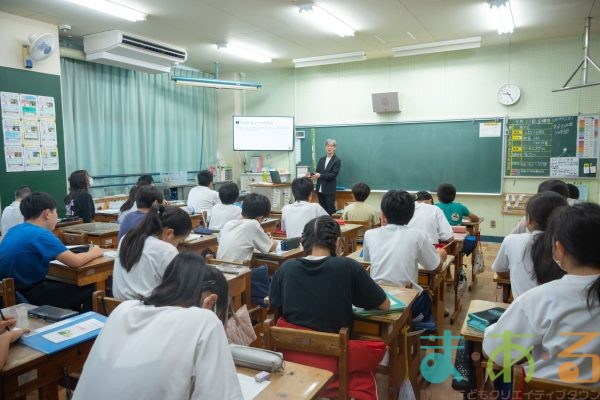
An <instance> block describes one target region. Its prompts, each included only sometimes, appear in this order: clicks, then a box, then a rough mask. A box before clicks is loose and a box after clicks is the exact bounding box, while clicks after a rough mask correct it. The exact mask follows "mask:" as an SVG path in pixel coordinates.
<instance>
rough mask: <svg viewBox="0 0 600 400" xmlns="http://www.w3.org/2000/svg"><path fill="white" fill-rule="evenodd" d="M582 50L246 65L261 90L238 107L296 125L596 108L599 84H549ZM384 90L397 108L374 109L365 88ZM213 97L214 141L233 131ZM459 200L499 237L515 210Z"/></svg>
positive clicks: (518, 184) (285, 157)
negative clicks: (516, 90)
mask: <svg viewBox="0 0 600 400" xmlns="http://www.w3.org/2000/svg"><path fill="white" fill-rule="evenodd" d="M591 43H592V48H591V54H592V56H593V57H594V58H595V59H596V60H598V59H599V58H600V38H598V37H594V38H592V41H591ZM582 53H583V51H582V49H581V40H580V39H579V38H559V39H553V40H544V41H534V42H526V43H517V44H510V45H509V44H506V45H498V46H491V47H483V48H480V49H473V50H463V51H456V52H450V53H439V54H432V55H424V56H416V57H404V58H387V59H379V60H367V61H364V62H357V63H348V64H338V65H329V66H323V67H313V68H303V69H297V70H293V69H286V70H271V71H261V72H252V73H247V74H246V77H245V78H246V80H249V81H256V82H260V83H262V84H263V85H264V86H263V88H262V89H261V90H259V91H258V92H245V93H243V94H242V95H241V98H240V102H239V103H238V104H237V105H238V107H237V109H236V111H237V112H241V113H242V114H243V115H261V114H262V115H294V116H295V117H296V125H311V124H313V125H317V124H331V125H335V124H355V123H377V122H396V121H414V120H429V119H456V118H464V117H482V116H510V117H534V116H558V115H576V114H578V113H596V114H597V113H599V112H600V86H595V87H591V88H585V89H580V90H571V91H565V92H559V93H552V89H555V88H558V87H560V86H561V85H562V84H563V83H564V81H565V80H566V79H567V78H568V77H569V76H570V75H571V73H572V72H573V69H574V68H575V67H576V66H577V64H578V63H579V62H580V60H581V57H582ZM590 80H591V81H599V80H600V74H598V73H597V72H595V71H594V72H592V73H591V74H590ZM507 82H512V83H516V84H518V85H519V86H520V87H521V90H522V93H523V95H522V97H521V100H520V101H519V102H518V103H517V104H515V105H514V106H511V107H505V106H502V105H500V104H499V103H498V101H497V99H496V93H497V90H498V87H499V86H500V85H501V84H503V83H507ZM388 91H398V92H400V93H401V109H402V112H401V113H399V114H376V113H373V112H372V106H371V93H377V92H388ZM222 92H223V91H222ZM220 96H221V95H220ZM219 106H220V107H219V113H220V114H219V119H220V121H221V120H222V121H224V125H225V126H221V125H220V126H219V142H220V143H221V142H226V141H227V140H229V141H230V140H231V119H230V118H231V114H228V115H227V116H224V115H222V113H227V112H228V110H229V109H231V108H232V107H229V108H227V107H223V108H221V103H220V104H219ZM225 121H227V124H228V125H227V124H225ZM221 128H223V129H221ZM338 145H342V146H344V145H345V144H343V143H338ZM230 149H231V147H229V150H227V149H224V148H223V149H222V150H223V153H222V154H221V155H222V156H223V157H225V159H227V160H230V159H235V158H237V157H238V156H237V155H236V154H235V152H233V151H231V150H230ZM220 150H221V146H220ZM264 155H265V157H267V156H270V164H271V166H273V167H278V168H288V169H292V167H293V165H294V164H293V163H294V161H293V160H292V159H293V154H291V153H287V152H286V153H285V154H273V153H272V154H268V153H265V154H264ZM358 156H360V149H357V157H358ZM239 168H240V166H239V165H238V166H236V169H238V170H239ZM236 172H237V171H236ZM540 181H541V180H540V179H513V178H511V179H504V181H503V191H505V192H528V193H534V192H535V191H536V188H537V185H538V184H539V182H540ZM569 182H573V183H585V184H587V185H588V186H589V189H590V197H589V200H593V201H598V200H599V196H600V185H599V184H598V182H599V180H598V179H595V180H591V181H590V180H573V181H572V180H569ZM373 189H377V188H373ZM458 190H459V191H460V188H458ZM380 197H381V195H380V194H378V193H374V194H372V195H371V197H370V198H369V202H370V203H372V204H374V205H376V206H378V205H379V201H380ZM457 200H458V201H461V202H464V203H466V204H467V205H468V206H469V207H470V208H471V209H472V210H473V212H475V213H476V214H478V215H480V216H484V217H485V218H486V222H485V223H484V226H483V228H484V230H483V231H484V234H485V235H493V236H503V235H505V234H507V233H508V232H509V231H510V229H511V228H512V226H513V225H514V223H515V222H516V221H517V220H518V218H519V217H515V216H505V215H502V214H501V205H502V203H501V200H500V196H493V197H489V196H462V197H461V196H459V197H458V198H457ZM491 220H494V221H496V228H494V229H492V228H491V227H490V225H489V222H490V221H491Z"/></svg>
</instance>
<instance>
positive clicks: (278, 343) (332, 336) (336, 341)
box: [263, 319, 349, 399]
mask: <svg viewBox="0 0 600 400" xmlns="http://www.w3.org/2000/svg"><path fill="white" fill-rule="evenodd" d="M272 325H273V320H272V319H267V320H266V321H265V322H264V325H263V326H264V328H263V333H264V338H265V347H266V348H267V349H271V350H275V351H280V350H294V351H300V352H305V353H313V354H321V355H325V356H334V357H338V359H339V368H338V371H339V378H338V379H339V381H340V388H339V398H340V399H348V338H349V333H348V328H341V329H340V331H339V333H325V332H317V331H311V330H301V329H291V328H281V327H277V326H272Z"/></svg>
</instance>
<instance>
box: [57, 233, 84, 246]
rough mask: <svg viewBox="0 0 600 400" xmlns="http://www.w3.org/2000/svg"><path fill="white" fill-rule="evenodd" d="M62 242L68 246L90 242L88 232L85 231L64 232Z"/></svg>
mask: <svg viewBox="0 0 600 400" xmlns="http://www.w3.org/2000/svg"><path fill="white" fill-rule="evenodd" d="M62 242H63V243H64V244H65V245H67V246H72V245H84V244H89V242H88V234H87V233H85V232H81V233H69V232H63V233H62Z"/></svg>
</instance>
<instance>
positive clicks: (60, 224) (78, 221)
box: [52, 218, 83, 239]
mask: <svg viewBox="0 0 600 400" xmlns="http://www.w3.org/2000/svg"><path fill="white" fill-rule="evenodd" d="M79 224H83V219H82V218H78V219H75V220H72V221H62V222H61V221H59V222H57V223H56V226H55V227H54V229H52V233H54V234H55V235H56V237H58V238H59V239H62V237H61V228H64V227H66V226H71V225H79Z"/></svg>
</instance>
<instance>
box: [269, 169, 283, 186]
mask: <svg viewBox="0 0 600 400" xmlns="http://www.w3.org/2000/svg"><path fill="white" fill-rule="evenodd" d="M269 174H271V183H281V176H279V171H277V170H276V169H272V170H270V171H269Z"/></svg>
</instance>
